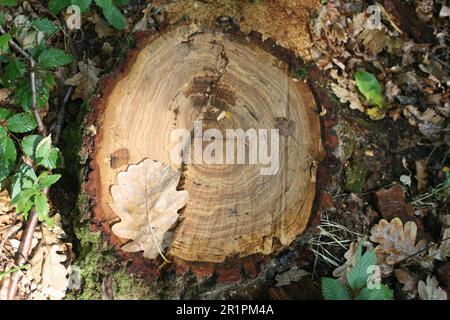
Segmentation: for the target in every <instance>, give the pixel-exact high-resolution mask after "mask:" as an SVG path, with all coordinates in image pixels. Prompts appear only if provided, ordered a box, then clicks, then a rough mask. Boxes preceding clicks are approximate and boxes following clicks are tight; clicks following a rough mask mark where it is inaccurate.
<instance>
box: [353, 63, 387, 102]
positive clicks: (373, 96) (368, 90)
mask: <svg viewBox="0 0 450 320" xmlns="http://www.w3.org/2000/svg"><path fill="white" fill-rule="evenodd" d="M355 80H356V85H357V86H358V89H359V91H360V92H361V93H362V94H363V95H364V97H365V98H366V100H367V101H368V102H369V103H370V104H373V105H375V106H377V107H378V108H382V107H383V105H384V100H383V89H382V87H381V84H380V82H379V81H378V79H377V78H376V77H375V75H373V74H372V73H370V72H367V71H357V72H356V73H355Z"/></svg>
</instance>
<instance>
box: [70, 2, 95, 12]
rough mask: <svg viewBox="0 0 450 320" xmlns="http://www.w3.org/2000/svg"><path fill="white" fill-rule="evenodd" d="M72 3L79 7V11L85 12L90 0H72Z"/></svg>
mask: <svg viewBox="0 0 450 320" xmlns="http://www.w3.org/2000/svg"><path fill="white" fill-rule="evenodd" d="M72 4H73V5H76V6H78V7H79V8H80V10H81V12H86V11H87V10H88V9H89V7H90V6H91V4H92V0H72Z"/></svg>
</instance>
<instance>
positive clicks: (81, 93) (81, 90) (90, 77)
mask: <svg viewBox="0 0 450 320" xmlns="http://www.w3.org/2000/svg"><path fill="white" fill-rule="evenodd" d="M78 68H79V69H80V72H78V73H77V74H76V75H74V76H73V77H72V78H70V79H67V80H66V85H68V86H74V87H76V89H75V92H74V93H73V95H72V100H75V99H77V98H81V99H83V100H84V101H87V100H88V99H89V96H90V94H91V93H92V92H93V91H94V89H95V87H96V86H97V83H98V80H99V78H98V74H99V73H100V69H98V68H97V67H96V66H95V63H94V62H93V61H92V60H90V59H88V63H85V62H83V61H81V62H78Z"/></svg>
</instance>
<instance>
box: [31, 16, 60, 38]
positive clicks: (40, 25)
mask: <svg viewBox="0 0 450 320" xmlns="http://www.w3.org/2000/svg"><path fill="white" fill-rule="evenodd" d="M31 26H32V27H33V28H35V29H36V30H37V31H41V32H43V33H44V34H45V35H46V36H51V35H52V34H54V33H55V32H56V31H58V30H59V28H58V26H56V25H55V24H54V23H53V22H51V21H50V20H48V19H45V18H38V19H36V20H33V22H32V24H31Z"/></svg>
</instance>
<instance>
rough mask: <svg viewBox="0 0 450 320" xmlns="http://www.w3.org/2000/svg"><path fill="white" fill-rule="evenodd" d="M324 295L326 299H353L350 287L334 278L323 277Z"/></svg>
mask: <svg viewBox="0 0 450 320" xmlns="http://www.w3.org/2000/svg"><path fill="white" fill-rule="evenodd" d="M322 295H323V297H324V299H325V300H351V296H350V292H349V291H348V289H347V288H346V287H345V286H344V285H343V284H342V282H340V281H339V280H338V279H333V278H322Z"/></svg>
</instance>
